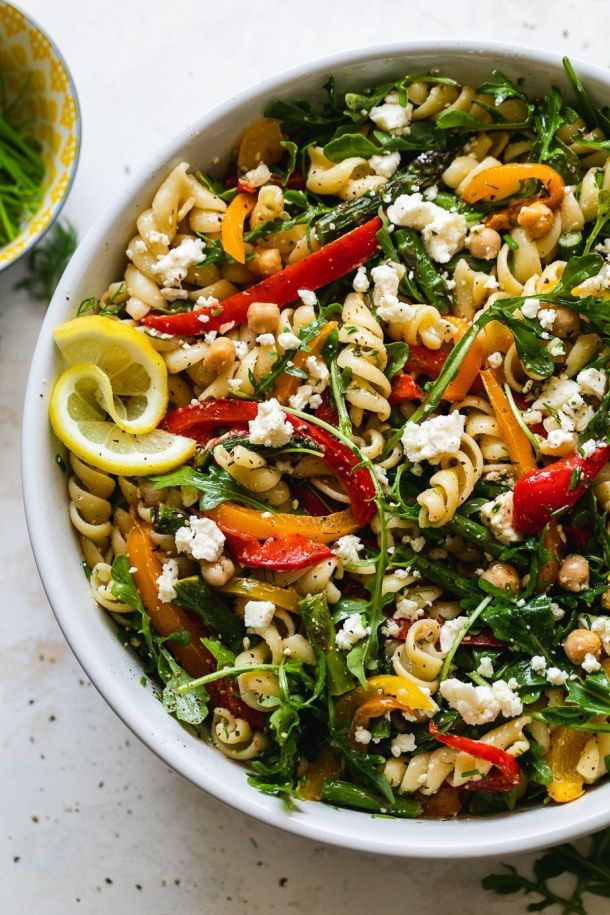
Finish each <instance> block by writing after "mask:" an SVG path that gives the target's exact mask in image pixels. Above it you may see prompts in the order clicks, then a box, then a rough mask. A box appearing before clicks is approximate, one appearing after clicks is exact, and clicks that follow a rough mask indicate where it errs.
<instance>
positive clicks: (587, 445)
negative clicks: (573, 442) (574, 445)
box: [580, 439, 602, 458]
mask: <svg viewBox="0 0 610 915" xmlns="http://www.w3.org/2000/svg"><path fill="white" fill-rule="evenodd" d="M600 444H602V443H600V442H596V441H593V439H589V440H588V441H587V442H583V443H582V445H581V446H580V453H581V454H582V456H583V457H585V458H588V457H591V455H592V454H594V453H595V452H596V451H597V448H598V446H599V445H600Z"/></svg>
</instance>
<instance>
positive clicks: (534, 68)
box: [23, 41, 610, 858]
mask: <svg viewBox="0 0 610 915" xmlns="http://www.w3.org/2000/svg"><path fill="white" fill-rule="evenodd" d="M433 67H438V68H440V69H441V70H442V72H443V73H444V74H445V73H446V74H449V75H451V76H454V77H457V79H460V80H462V81H465V82H468V83H470V84H474V85H477V84H478V83H480V82H482V81H483V80H485V79H487V78H488V76H489V75H490V72H491V70H492V68H494V67H497V68H499V69H501V70H503V71H505V72H506V73H507V74H508V75H509V76H511V77H513V78H516V77H519V76H524V77H526V78H527V80H528V88H529V91H530V92H544V91H547V90H548V88H549V86H550V85H551V84H552V83H556V84H558V85H559V86H561V87H562V88H567V86H566V80H565V78H564V76H563V71H562V68H561V60H560V58H559V57H558V56H557V55H555V54H550V53H547V52H544V51H538V50H533V49H522V48H515V47H511V46H508V45H501V44H488V43H483V42H471V41H413V42H403V43H400V44H396V45H388V46H383V47H379V48H372V49H364V50H359V51H349V52H345V53H342V54H337V55H334V56H333V57H328V58H325V59H324V60H321V61H315V62H313V63H308V64H304V65H302V66H300V67H297V68H295V69H293V70H290V71H288V72H287V73H283V74H281V75H279V76H274V77H271V78H270V79H267V80H265V81H263V82H262V83H259V84H258V85H256V86H254V87H252V88H249V89H246V90H245V91H244V92H242V93H240V94H239V95H238V96H237V97H235V98H233V99H231V100H229V101H227V102H224V103H222V104H221V105H218V106H217V107H216V108H214V109H212V110H211V111H209V112H207V113H205V114H203V115H202V116H201V117H199V118H197V119H196V120H195V121H193V122H192V123H191V124H188V125H187V126H186V127H185V128H184V129H183V130H182V131H181V132H180V133H179V134H178V135H177V136H175V137H173V138H172V139H170V140H169V141H168V142H167V144H166V145H165V146H163V148H162V149H161V150H159V151H157V152H156V153H155V154H154V155H153V157H152V158H151V160H150V162H149V163H148V165H146V166H145V167H144V168H143V169H141V170H140V171H139V172H138V173H137V174H135V175H134V176H133V177H132V178H131V180H130V181H128V182H127V184H126V185H125V186H124V187H123V188H122V189H121V190H120V191H119V193H118V194H117V195H116V197H115V198H114V199H113V200H112V201H111V202H110V204H109V205H108V206H107V207H106V209H105V210H104V212H103V213H102V215H101V216H100V217H99V219H98V220H97V221H96V223H95V224H94V226H93V228H92V229H91V230H90V231H89V233H88V234H87V236H86V238H85V239H84V241H83V242H82V243H81V245H80V246H79V248H78V250H77V252H76V254H75V255H74V257H73V258H72V261H71V262H70V265H69V267H68V269H67V270H66V273H65V274H64V276H63V278H62V281H61V283H60V285H59V287H58V289H57V291H56V293H55V296H54V297H53V301H52V302H51V305H50V307H49V310H48V312H47V316H46V319H45V321H44V324H43V327H42V330H41V333H40V337H39V339H38V344H37V346H36V350H35V353H34V358H33V360H32V367H31V371H30V378H29V383H28V387H27V393H26V403H25V412H24V421H23V485H24V498H25V508H26V514H27V521H28V526H29V531H30V537H31V540H32V546H33V549H34V555H35V557H36V562H37V564H38V569H39V572H40V576H41V578H42V582H43V585H44V587H45V590H46V593H47V596H48V598H49V601H50V603H51V606H52V607H53V610H54V612H55V615H56V617H57V620H58V622H59V625H60V626H61V628H62V630H63V632H64V635H65V636H66V638H67V640H68V642H69V643H70V645H71V647H72V649H73V651H74V653H75V654H76V656H77V658H78V660H79V661H80V663H81V664H82V666H83V667H84V669H85V670H86V672H87V674H88V676H89V677H90V678H91V680H92V681H93V683H94V684H95V686H96V687H97V688H98V690H99V691H100V692H101V694H102V695H103V696H104V698H105V699H106V701H107V702H108V703H109V704H110V705H111V706H112V708H113V709H114V710H115V711H116V713H117V714H118V715H119V716H120V717H121V718H122V720H123V721H124V722H125V723H126V724H127V725H128V726H129V727H130V728H131V730H132V731H133V732H134V733H135V734H136V735H137V736H138V737H139V738H140V739H141V740H143V741H144V743H146V744H147V745H148V746H149V747H150V748H151V750H153V751H154V752H155V753H157V754H158V755H159V756H160V757H161V758H162V759H163V760H165V762H167V763H168V764H169V765H170V766H172V768H174V769H175V770H176V771H178V772H180V773H181V774H182V775H184V776H185V777H186V778H188V779H190V781H192V782H193V783H194V784H196V785H198V786H199V787H201V788H203V789H204V790H205V791H207V792H208V793H209V794H212V795H214V797H216V798H218V799H219V800H222V801H224V802H226V803H227V804H230V805H231V806H232V807H235V808H237V809H239V810H242V811H243V812H244V813H247V814H249V815H250V816H253V817H256V818H257V819H260V820H263V821H264V822H266V823H270V824H272V825H273V826H278V827H280V828H282V829H286V830H288V831H290V832H294V833H297V834H298V835H302V836H307V837H309V838H311V839H315V840H317V841H323V842H329V843H331V844H334V845H340V846H343V847H345V848H353V849H357V850H358V851H370V852H377V853H381V854H387V855H399V856H405V857H416V858H468V857H483V856H486V855H500V854H506V853H510V852H521V851H525V850H528V849H534V848H540V847H542V846H548V845H553V844H556V843H558V842H563V841H566V840H569V839H572V838H574V837H576V836H579V835H584V834H586V833H591V832H593V831H594V830H596V829H601V828H602V827H604V826H607V825H608V823H609V822H610V782H607V783H605V784H601V785H599V786H597V787H595V788H593V789H592V790H590V791H588V792H587V793H586V794H585V795H584V797H582V798H580V799H579V800H577V801H575V802H573V803H572V804H569V805H566V806H553V807H537V808H535V809H530V810H527V811H524V812H516V813H513V814H505V815H501V816H494V817H489V818H484V819H462V820H457V821H450V822H437V821H431V820H419V821H414V820H391V819H387V820H386V819H380V818H373V817H371V816H369V815H367V814H365V813H358V812H353V811H349V810H337V809H333V808H331V807H327V806H325V805H323V804H319V803H313V802H309V803H300V804H299V805H298V807H299V809H298V810H297V811H296V812H291V811H288V810H287V809H286V808H285V807H284V806H283V805H282V802H281V801H280V800H277V799H276V798H272V797H268V796H266V795H264V794H261V793H259V792H258V791H256V790H255V789H254V788H251V787H250V786H249V785H248V784H247V781H246V773H245V770H244V768H243V767H242V766H241V765H240V764H238V763H234V762H232V761H230V760H228V759H226V758H225V757H224V756H222V755H221V754H220V753H219V752H218V751H217V750H215V749H214V748H213V747H210V746H208V745H206V744H205V743H203V742H202V741H199V740H196V739H195V738H194V737H191V736H190V735H189V734H188V733H187V732H186V731H185V730H183V728H182V727H181V726H180V725H179V724H178V723H177V722H176V721H175V720H174V719H173V718H171V717H170V716H169V715H168V714H167V713H166V712H165V710H164V709H163V706H162V705H161V703H160V702H158V701H157V700H156V699H155V698H154V696H153V694H152V691H151V690H150V689H149V688H146V689H144V688H143V687H142V686H141V685H140V682H139V680H140V676H141V670H140V667H139V663H138V661H137V660H136V659H135V658H134V657H133V656H132V655H131V654H130V653H129V652H128V651H126V650H125V649H124V648H123V647H122V645H121V644H120V643H119V641H118V639H117V638H116V636H115V635H114V634H113V632H112V627H111V624H110V622H109V621H108V619H107V617H106V616H105V615H104V612H103V611H101V610H99V609H98V608H97V606H96V605H95V604H94V602H93V599H92V597H91V596H90V594H89V590H88V585H87V582H86V581H85V578H84V576H83V573H82V571H81V567H80V554H79V546H78V542H77V540H76V537H75V535H74V532H73V530H72V528H71V526H70V522H69V519H68V511H67V509H68V496H67V490H66V483H67V480H66V477H65V475H64V474H63V473H62V472H61V471H60V469H59V468H58V466H57V464H56V463H55V461H54V455H55V451H56V450H57V448H56V443H54V440H53V439H52V437H51V434H50V431H49V425H48V420H47V406H48V397H49V389H50V386H51V382H52V379H53V378H54V377H55V375H56V372H57V369H58V359H57V357H56V354H55V352H54V347H53V340H52V336H51V331H52V329H53V327H55V326H56V325H57V324H59V323H61V322H62V321H64V320H66V319H67V318H69V317H72V316H73V315H74V314H75V311H76V307H77V306H78V304H79V303H80V301H81V300H82V299H84V298H85V297H87V296H89V295H96V294H100V293H101V292H102V291H103V290H104V289H105V288H106V287H107V286H108V283H109V282H110V281H112V280H115V279H117V278H118V277H119V276H120V275H121V272H122V266H123V262H124V251H125V246H126V243H127V241H128V240H129V238H130V237H131V235H132V232H133V225H134V222H135V218H136V216H137V215H138V213H139V212H140V211H141V210H142V209H144V208H145V207H146V206H149V205H150V201H151V199H152V196H153V193H154V191H155V189H156V188H157V186H158V185H159V183H160V182H161V180H162V178H163V177H165V175H166V174H167V173H168V171H169V169H170V168H172V167H173V166H174V165H176V164H177V163H178V162H180V161H182V160H187V161H189V162H191V163H192V164H193V165H196V166H197V167H200V168H204V169H206V168H208V167H209V166H210V164H211V161H212V159H213V158H214V157H215V156H217V155H220V156H222V155H223V154H228V152H229V151H230V149H231V148H232V146H233V145H234V143H235V140H236V138H237V136H238V135H239V133H240V131H241V130H242V128H243V127H244V125H246V124H248V123H250V122H252V121H253V120H255V119H256V118H257V117H258V116H260V114H261V112H262V111H263V109H264V108H265V105H266V104H267V103H268V102H269V101H270V100H271V99H274V98H277V97H284V98H290V97H293V96H296V95H302V96H310V97H315V96H316V95H319V93H320V86H321V85H322V83H323V82H325V80H326V78H327V77H328V75H329V74H330V73H334V74H335V76H336V77H337V79H338V82H339V84H340V86H346V85H347V86H351V87H354V86H365V85H369V84H372V83H375V82H380V81H382V80H384V79H387V78H388V76H389V75H390V74H392V75H399V74H401V73H406V72H408V71H420V72H423V71H425V70H428V69H430V68H433ZM577 69H578V71H579V72H580V74H581V76H582V77H583V78H584V80H585V82H586V84H587V86H588V87H589V88H590V90H591V91H592V92H593V94H594V95H595V96H596V97H598V98H599V99H607V98H608V96H609V95H610V92H609V90H610V75H609V74H608V73H607V72H606V71H604V70H601V69H597V68H595V67H592V66H590V65H589V64H585V63H581V62H577Z"/></svg>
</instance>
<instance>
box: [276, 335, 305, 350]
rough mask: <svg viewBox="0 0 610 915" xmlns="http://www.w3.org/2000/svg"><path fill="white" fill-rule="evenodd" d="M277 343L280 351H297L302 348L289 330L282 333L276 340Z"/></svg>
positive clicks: (295, 336)
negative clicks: (280, 348)
mask: <svg viewBox="0 0 610 915" xmlns="http://www.w3.org/2000/svg"><path fill="white" fill-rule="evenodd" d="M277 342H278V343H279V344H280V346H281V347H282V349H299V347H301V346H302V343H301V341H300V340H299V338H298V337H297V335H296V334H293V333H292V331H291V330H285V331H283V332H282V333H281V334H280V335H279V336H278V338H277Z"/></svg>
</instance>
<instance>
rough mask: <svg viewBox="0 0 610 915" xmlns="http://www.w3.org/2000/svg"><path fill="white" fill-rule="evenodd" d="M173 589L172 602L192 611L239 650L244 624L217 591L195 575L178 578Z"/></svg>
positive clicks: (224, 640)
mask: <svg viewBox="0 0 610 915" xmlns="http://www.w3.org/2000/svg"><path fill="white" fill-rule="evenodd" d="M174 589H175V591H176V597H175V598H174V600H173V603H175V604H177V605H178V606H179V607H184V609H185V610H189V611H190V612H191V613H194V614H195V615H196V616H198V617H199V618H200V619H201V620H203V623H204V625H205V626H206V627H208V628H209V629H211V630H212V631H213V632H216V633H217V634H218V635H219V636H220V638H221V639H222V641H223V642H226V644H227V645H228V646H229V647H230V648H231V649H233V650H235V651H237V650H239V648H240V646H241V644H242V641H243V637H244V635H245V629H244V626H243V624H242V623H241V621H240V620H239V619H238V617H237V616H236V615H235V614H234V613H233V611H232V610H231V608H230V607H229V606H228V604H226V603H225V602H224V600H223V599H222V597H221V596H220V595H219V594H218V592H217V591H213V590H212V588H210V586H209V585H208V584H207V583H206V582H205V581H204V580H203V578H199V577H198V576H196V575H192V576H191V577H190V578H182V579H180V581H178V582H176V584H175V585H174Z"/></svg>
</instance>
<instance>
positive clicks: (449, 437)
mask: <svg viewBox="0 0 610 915" xmlns="http://www.w3.org/2000/svg"><path fill="white" fill-rule="evenodd" d="M464 423H465V417H464V416H462V414H461V413H459V412H458V411H457V410H456V411H454V412H453V413H449V415H448V416H433V417H432V419H427V420H425V421H424V422H423V423H411V422H408V423H407V424H406V426H405V429H404V432H403V434H402V439H401V441H402V444H403V447H404V449H405V455H406V456H407V459H408V460H409V461H410V462H411V463H412V464H416V463H419V462H420V461H429V463H430V464H435V463H438V461H439V460H440V459H441V458H442V457H444V456H445V455H448V454H457V452H458V451H459V450H460V442H461V440H462V435H463V434H464Z"/></svg>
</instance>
